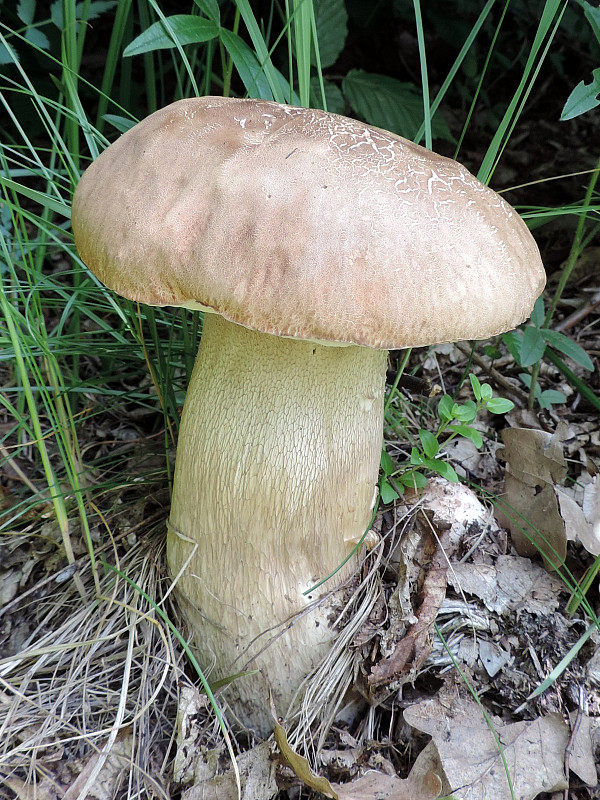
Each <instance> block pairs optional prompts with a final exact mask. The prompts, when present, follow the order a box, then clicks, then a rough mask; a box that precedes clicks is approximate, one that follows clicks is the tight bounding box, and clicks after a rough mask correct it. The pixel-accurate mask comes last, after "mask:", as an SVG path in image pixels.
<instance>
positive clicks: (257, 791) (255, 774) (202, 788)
mask: <svg viewBox="0 0 600 800" xmlns="http://www.w3.org/2000/svg"><path fill="white" fill-rule="evenodd" d="M237 766H238V770H239V774H240V779H241V784H242V795H241V800H272V799H273V798H274V797H275V796H276V795H277V794H278V792H279V790H278V787H277V783H276V781H275V764H274V762H273V760H272V759H271V746H270V745H269V743H268V742H263V743H262V744H259V745H258V746H257V747H253V748H252V750H247V751H246V752H245V753H241V754H240V755H239V756H238V757H237ZM181 800H239V795H238V789H237V783H236V780H235V774H234V772H233V770H232V769H230V770H228V771H227V772H226V773H225V774H223V775H213V776H212V777H211V778H210V779H209V780H206V781H198V782H197V783H195V784H194V785H193V786H191V787H190V788H189V789H186V790H185V791H184V792H182V794H181Z"/></svg>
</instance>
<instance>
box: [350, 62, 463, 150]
mask: <svg viewBox="0 0 600 800" xmlns="http://www.w3.org/2000/svg"><path fill="white" fill-rule="evenodd" d="M342 91H343V92H344V95H345V97H346V100H347V101H348V103H349V104H350V105H351V106H352V108H353V109H354V111H355V112H356V113H357V114H358V115H359V116H360V117H362V118H363V119H365V120H366V121H367V122H368V123H369V124H371V125H376V126H377V127H378V128H385V129H386V130H388V131H393V132H394V133H398V134H400V136H405V137H406V138H407V139H414V137H415V136H416V135H417V132H418V130H419V127H420V125H421V123H422V121H423V97H422V95H421V93H420V92H419V90H418V89H417V87H416V86H415V85H414V84H412V83H401V82H400V81H399V80H396V78H391V77H390V76H389V75H377V74H374V73H370V72H365V71H364V70H361V69H352V70H350V72H349V73H348V74H347V75H346V77H345V78H344V80H343V81H342ZM432 130H433V135H434V136H435V137H440V138H444V139H450V140H451V139H452V134H451V133H450V129H449V128H448V126H447V125H446V122H445V120H444V119H443V117H442V116H441V115H440V114H439V113H438V114H436V115H435V116H434V118H433V121H432Z"/></svg>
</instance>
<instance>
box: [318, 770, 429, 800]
mask: <svg viewBox="0 0 600 800" xmlns="http://www.w3.org/2000/svg"><path fill="white" fill-rule="evenodd" d="M411 775H412V773H411ZM411 775H409V776H408V778H406V779H402V778H397V777H395V776H393V775H385V774H384V773H383V772H367V773H366V774H365V775H363V776H362V777H360V778H356V779H355V780H353V781H350V782H349V783H334V784H332V787H333V788H334V789H335V791H336V792H337V797H338V799H339V800H435V798H436V797H439V795H440V792H441V791H442V781H441V780H440V778H439V777H438V776H437V775H436V774H435V773H433V772H427V773H425V775H423V776H420V777H418V778H413V777H411Z"/></svg>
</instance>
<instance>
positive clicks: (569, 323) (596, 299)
mask: <svg viewBox="0 0 600 800" xmlns="http://www.w3.org/2000/svg"><path fill="white" fill-rule="evenodd" d="M598 306H600V290H599V291H597V292H594V294H593V295H592V299H591V300H589V301H588V302H587V303H585V304H584V305H582V306H581V307H580V308H578V309H577V310H576V311H574V312H573V313H572V314H569V316H568V317H565V318H564V319H563V321H562V322H559V323H558V324H557V325H555V326H554V330H555V331H560V332H561V333H562V332H564V331H567V330H569V328H572V327H573V326H574V325H577V324H578V323H579V322H581V321H582V320H584V319H585V318H586V317H587V315H588V314H591V312H592V311H594V310H595V309H596V308H598Z"/></svg>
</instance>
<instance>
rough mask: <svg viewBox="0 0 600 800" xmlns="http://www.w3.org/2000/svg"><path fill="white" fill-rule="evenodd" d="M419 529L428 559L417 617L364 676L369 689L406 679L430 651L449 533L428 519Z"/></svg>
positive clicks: (442, 591)
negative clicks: (434, 525) (421, 530)
mask: <svg viewBox="0 0 600 800" xmlns="http://www.w3.org/2000/svg"><path fill="white" fill-rule="evenodd" d="M417 523H419V517H417ZM422 529H423V541H424V543H425V556H426V557H428V558H429V565H428V566H427V568H426V574H425V578H424V580H423V587H422V590H421V604H420V606H419V608H418V610H417V612H416V620H415V622H414V623H413V624H412V625H410V627H409V628H408V630H407V632H406V634H405V635H404V636H403V638H402V639H400V641H399V642H398V643H397V644H396V646H395V648H394V650H393V652H392V653H391V654H390V655H389V656H387V657H386V658H383V659H381V660H380V661H379V662H378V663H377V664H375V666H374V667H373V668H372V669H371V674H370V675H369V677H368V679H367V681H368V684H369V687H371V688H378V687H381V686H387V685H389V684H390V683H396V682H397V681H398V680H401V681H402V682H403V683H404V682H406V681H407V680H409V679H410V677H411V675H415V674H416V673H417V672H418V671H419V670H420V668H421V667H422V666H423V664H424V663H425V661H426V660H427V658H428V656H429V654H430V653H431V649H432V643H431V635H430V633H431V630H432V628H433V624H434V622H435V620H436V618H437V615H438V612H439V610H440V608H441V605H442V603H443V601H444V598H445V596H446V572H447V570H448V553H447V552H446V550H445V549H444V544H445V545H446V548H447V546H448V536H447V532H446V531H442V530H439V531H436V530H435V529H434V528H433V523H431V522H430V521H429V519H428V518H427V521H426V523H422Z"/></svg>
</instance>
